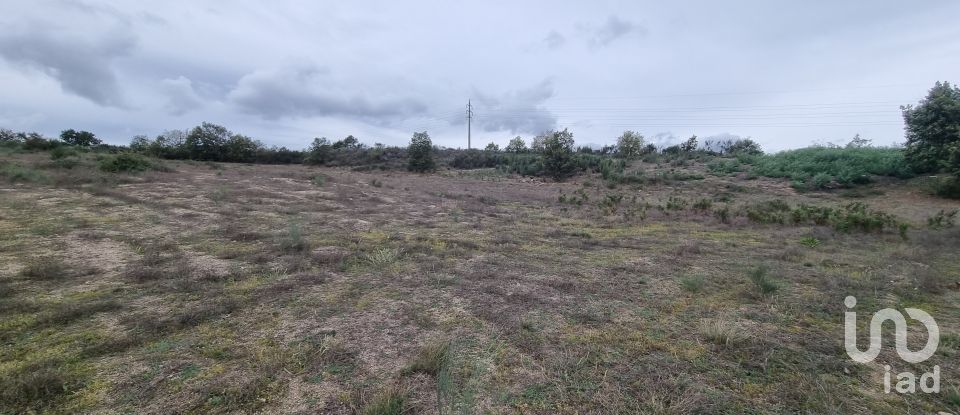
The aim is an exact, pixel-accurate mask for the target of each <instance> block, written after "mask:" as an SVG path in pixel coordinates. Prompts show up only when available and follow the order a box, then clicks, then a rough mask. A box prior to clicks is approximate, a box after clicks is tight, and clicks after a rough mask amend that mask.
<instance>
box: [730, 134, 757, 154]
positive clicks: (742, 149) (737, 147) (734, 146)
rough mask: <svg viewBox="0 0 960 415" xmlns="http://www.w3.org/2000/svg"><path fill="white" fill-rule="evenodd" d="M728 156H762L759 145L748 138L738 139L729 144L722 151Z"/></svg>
mask: <svg viewBox="0 0 960 415" xmlns="http://www.w3.org/2000/svg"><path fill="white" fill-rule="evenodd" d="M724 152H725V153H728V154H747V155H751V156H757V155H761V154H763V149H762V148H761V147H760V144H759V143H757V142H756V141H753V140H751V139H750V138H738V139H736V140H733V141H731V142H730V144H729V145H728V146H727V147H726V150H725V151H724Z"/></svg>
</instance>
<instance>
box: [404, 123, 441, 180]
mask: <svg viewBox="0 0 960 415" xmlns="http://www.w3.org/2000/svg"><path fill="white" fill-rule="evenodd" d="M407 155H408V156H409V157H410V161H409V163H408V165H407V169H409V170H410V171H415V172H420V173H423V172H428V171H433V170H434V169H436V167H437V164H436V162H435V161H434V160H433V142H431V141H430V136H429V135H427V132H426V131H424V132H422V133H413V137H412V138H411V139H410V147H408V149H407Z"/></svg>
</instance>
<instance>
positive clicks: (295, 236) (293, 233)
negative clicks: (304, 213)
mask: <svg viewBox="0 0 960 415" xmlns="http://www.w3.org/2000/svg"><path fill="white" fill-rule="evenodd" d="M307 248H309V245H308V244H307V241H306V240H305V239H304V238H303V229H302V228H301V227H300V224H299V223H296V222H290V225H289V226H288V227H287V234H286V235H284V236H283V239H281V240H280V249H281V250H282V251H285V252H303V251H306V250H307Z"/></svg>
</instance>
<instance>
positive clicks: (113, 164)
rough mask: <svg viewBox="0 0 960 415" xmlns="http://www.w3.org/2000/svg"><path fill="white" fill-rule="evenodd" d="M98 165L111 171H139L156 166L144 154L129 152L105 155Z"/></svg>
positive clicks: (106, 170) (101, 168)
mask: <svg viewBox="0 0 960 415" xmlns="http://www.w3.org/2000/svg"><path fill="white" fill-rule="evenodd" d="M97 166H98V167H99V168H100V170H103V171H105V172H110V173H138V172H143V171H146V170H148V169H151V168H153V167H154V166H153V164H152V163H150V161H149V160H147V159H146V158H144V157H143V156H140V155H138V154H135V153H129V152H123V153H119V154H112V155H107V156H104V157H103V158H102V159H101V160H100V162H99V163H98V164H97Z"/></svg>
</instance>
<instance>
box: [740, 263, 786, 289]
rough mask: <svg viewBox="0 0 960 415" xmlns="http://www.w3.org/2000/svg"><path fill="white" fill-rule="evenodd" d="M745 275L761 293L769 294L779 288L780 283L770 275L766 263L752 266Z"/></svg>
mask: <svg viewBox="0 0 960 415" xmlns="http://www.w3.org/2000/svg"><path fill="white" fill-rule="evenodd" d="M747 277H748V278H749V279H750V282H751V283H752V284H753V287H754V288H755V289H756V290H757V292H758V293H760V294H761V295H764V296H766V295H770V294H773V293H775V292H777V290H779V289H780V284H779V283H778V282H777V281H776V280H774V279H773V278H772V277H770V268H769V267H767V266H766V265H759V266H757V267H754V268H753V269H751V270H750V271H749V272H747Z"/></svg>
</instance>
